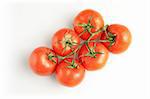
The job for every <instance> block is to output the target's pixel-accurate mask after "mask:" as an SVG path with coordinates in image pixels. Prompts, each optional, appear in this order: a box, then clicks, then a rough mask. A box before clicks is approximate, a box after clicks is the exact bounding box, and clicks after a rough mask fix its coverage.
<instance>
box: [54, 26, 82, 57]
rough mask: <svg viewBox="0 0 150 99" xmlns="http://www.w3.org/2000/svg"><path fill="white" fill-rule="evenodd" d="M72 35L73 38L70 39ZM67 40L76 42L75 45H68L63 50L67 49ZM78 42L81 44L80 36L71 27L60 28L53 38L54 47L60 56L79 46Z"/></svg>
mask: <svg viewBox="0 0 150 99" xmlns="http://www.w3.org/2000/svg"><path fill="white" fill-rule="evenodd" d="M70 37H72V39H69V38H70ZM66 40H70V41H71V42H75V43H76V44H75V45H73V46H72V48H70V47H69V46H67V47H66V50H65V51H63V50H64V49H65V44H66V43H64V42H66ZM78 44H80V38H79V37H78V35H77V34H76V33H75V32H74V31H73V30H72V29H69V28H63V29H60V30H58V31H57V32H56V33H55V34H54V36H53V38H52V48H53V49H54V51H55V53H57V54H58V55H60V56H65V55H67V54H69V53H70V52H72V50H73V49H76V48H77V46H78Z"/></svg>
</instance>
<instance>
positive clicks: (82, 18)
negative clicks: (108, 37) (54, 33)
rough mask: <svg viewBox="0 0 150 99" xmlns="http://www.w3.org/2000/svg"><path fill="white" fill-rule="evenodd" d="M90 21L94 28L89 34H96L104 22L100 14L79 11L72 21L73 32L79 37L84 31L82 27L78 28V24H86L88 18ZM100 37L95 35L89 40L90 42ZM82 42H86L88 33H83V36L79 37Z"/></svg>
mask: <svg viewBox="0 0 150 99" xmlns="http://www.w3.org/2000/svg"><path fill="white" fill-rule="evenodd" d="M90 17H92V19H91V24H92V25H93V26H94V28H92V29H91V32H96V31H97V30H99V29H101V28H103V26H104V21H103V18H102V16H101V15H100V13H98V12H97V11H94V10H92V9H86V10H83V11H81V12H80V13H79V14H78V15H77V16H76V17H75V19H74V22H73V26H74V30H75V32H76V33H77V34H78V35H79V34H81V33H82V32H83V31H84V28H83V27H82V26H79V24H85V23H86V24H87V23H88V20H89V18H90ZM100 35H101V33H98V34H96V35H95V36H93V37H92V38H91V40H93V39H96V38H98V37H99V36H100ZM80 37H81V38H82V39H83V40H87V39H88V38H89V37H90V33H89V32H87V31H86V32H85V33H84V34H83V35H81V36H80Z"/></svg>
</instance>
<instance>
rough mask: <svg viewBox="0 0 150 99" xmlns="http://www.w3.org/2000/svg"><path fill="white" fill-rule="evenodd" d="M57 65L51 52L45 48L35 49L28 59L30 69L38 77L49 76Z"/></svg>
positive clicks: (56, 60) (54, 55) (55, 58)
mask: <svg viewBox="0 0 150 99" xmlns="http://www.w3.org/2000/svg"><path fill="white" fill-rule="evenodd" d="M57 63H58V59H57V57H56V54H55V53H54V51H53V50H51V49H49V48H47V47H39V48H36V49H35V50H34V51H33V52H32V54H31V56H30V57H29V64H30V67H31V69H32V70H33V71H34V72H35V73H37V74H39V75H43V76H44V75H51V74H52V73H53V72H54V70H55V68H56V65H57Z"/></svg>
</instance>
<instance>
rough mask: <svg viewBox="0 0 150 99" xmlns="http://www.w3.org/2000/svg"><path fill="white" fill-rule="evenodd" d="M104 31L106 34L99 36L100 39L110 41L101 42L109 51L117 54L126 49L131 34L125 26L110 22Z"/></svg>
mask: <svg viewBox="0 0 150 99" xmlns="http://www.w3.org/2000/svg"><path fill="white" fill-rule="evenodd" d="M106 32H107V35H106V33H103V34H102V36H101V40H107V39H108V40H109V41H110V42H104V43H103V44H104V46H105V47H106V48H108V50H109V51H110V52H112V53H115V54H119V53H122V52H124V51H126V50H127V49H128V47H129V45H130V43H131V39H132V36H131V33H130V31H129V29H128V28H127V27H125V26H124V25H120V24H111V25H109V26H108V28H107V31H106ZM107 36H108V37H107ZM111 41H112V43H111Z"/></svg>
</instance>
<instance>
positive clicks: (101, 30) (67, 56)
mask: <svg viewBox="0 0 150 99" xmlns="http://www.w3.org/2000/svg"><path fill="white" fill-rule="evenodd" d="M107 27H108V25H106V26H104V27H103V28H102V29H99V30H97V31H96V32H94V33H92V32H91V31H88V32H89V33H90V37H89V38H88V39H87V40H86V41H83V42H82V43H81V44H79V46H78V47H77V48H76V49H74V50H73V51H72V52H71V53H69V54H68V55H66V56H59V55H57V57H58V58H59V59H61V60H63V59H65V58H69V57H70V56H71V55H73V54H75V53H76V51H77V50H79V49H80V48H81V46H82V45H83V44H86V46H87V47H88V49H89V51H91V49H90V47H89V45H88V43H89V42H109V40H91V38H92V37H93V36H95V35H96V34H98V33H100V32H101V33H103V31H104V33H105V32H106V29H107ZM83 32H85V30H84V31H83ZM80 36H81V35H80ZM107 36H108V35H107ZM74 58H75V57H74Z"/></svg>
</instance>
